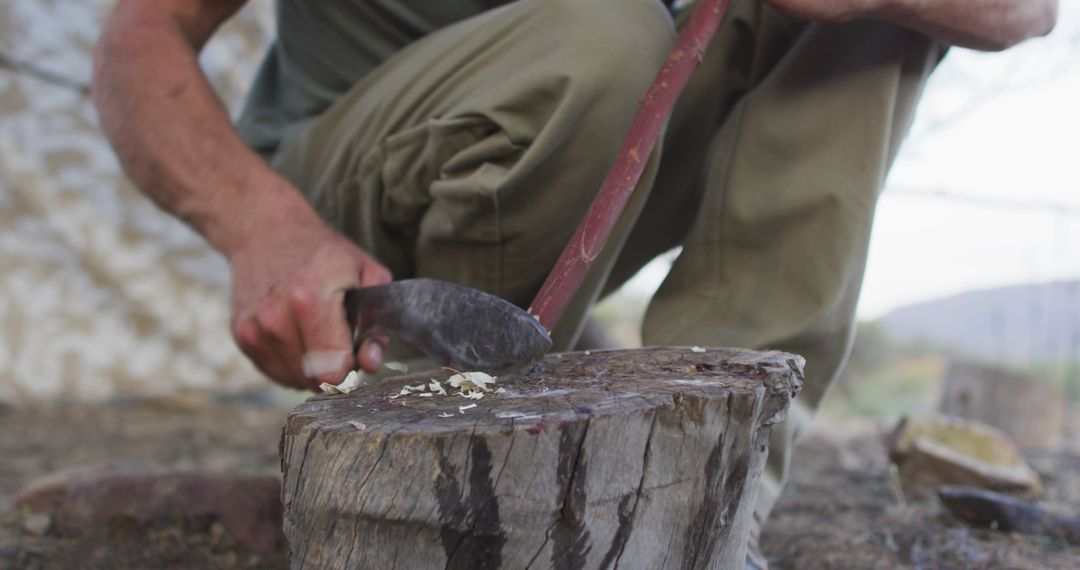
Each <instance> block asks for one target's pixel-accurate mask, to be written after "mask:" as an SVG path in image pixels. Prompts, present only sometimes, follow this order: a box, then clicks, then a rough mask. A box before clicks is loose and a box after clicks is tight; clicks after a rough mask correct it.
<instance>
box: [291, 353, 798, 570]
mask: <svg viewBox="0 0 1080 570" xmlns="http://www.w3.org/2000/svg"><path fill="white" fill-rule="evenodd" d="M802 365H803V360H802V358H800V357H798V356H794V355H790V354H785V353H782V352H753V351H748V350H740V349H708V350H706V351H702V350H701V349H698V348H696V347H695V348H694V349H681V348H648V349H641V350H617V351H600V352H592V353H589V352H585V353H569V354H552V355H548V356H547V357H546V358H545V359H544V360H543V362H541V363H540V364H539V365H538V366H537V367H536V368H534V370H533V371H532V372H531V373H529V374H528V375H526V376H524V377H522V378H520V379H517V380H515V381H512V382H500V383H499V384H498V385H499V386H501V387H503V388H505V391H502V392H500V393H489V394H487V395H486V397H485V398H483V399H481V400H478V401H472V400H466V399H465V398H463V397H461V396H455V395H452V394H451V395H446V396H438V395H437V396H433V397H418V396H417V395H415V394H413V395H409V396H401V397H397V398H395V399H391V398H390V397H389V396H391V395H396V394H398V392H399V390H400V389H401V388H402V386H405V385H409V384H417V383H420V382H425V383H426V382H427V381H428V380H429V378H432V377H434V378H436V379H440V380H441V379H445V378H446V377H447V376H449V374H450V373H448V372H438V373H436V374H434V375H432V374H430V373H424V374H419V375H411V376H404V377H398V378H394V379H390V380H388V381H386V382H383V383H381V384H378V385H374V386H367V387H364V388H361V389H359V390H357V391H356V392H353V393H351V394H348V395H343V396H342V395H339V396H325V395H322V396H316V397H313V398H311V399H310V400H308V401H307V402H305V403H303V404H301V405H300V406H298V407H297V408H296V409H295V410H294V411H293V412H292V413H291V414H290V415H289V418H288V421H287V423H286V425H285V429H284V433H283V434H282V447H281V452H282V470H283V472H284V483H283V495H284V506H285V534H286V537H287V538H288V540H289V543H290V547H291V549H292V564H293V568H378V569H390V568H402V569H416V568H461V569H466V568H468V569H473V568H508V569H519V568H575V569H577V568H615V567H620V566H621V567H624V568H650V569H652V568H656V569H659V568H724V569H727V568H741V567H742V565H743V564H744V558H745V548H746V539H747V536H748V533H749V529H750V522H751V518H752V512H753V507H754V500H755V497H756V493H757V482H758V480H759V478H760V476H761V473H762V470H763V468H764V465H765V457H766V455H767V453H768V442H769V432H770V426H772V425H773V424H775V423H777V422H779V421H781V420H783V418H784V416H785V413H786V411H787V408H788V404H789V403H790V401H791V398H792V397H793V396H794V395H795V394H796V393H797V392H798V391H799V389H800V388H801V387H802ZM470 404H477V406H476V407H475V408H471V409H461V408H459V407H461V406H468V405H470Z"/></svg>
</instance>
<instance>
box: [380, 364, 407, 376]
mask: <svg viewBox="0 0 1080 570" xmlns="http://www.w3.org/2000/svg"><path fill="white" fill-rule="evenodd" d="M383 366H385V367H387V368H389V369H390V370H394V371H396V372H403V373H404V372H408V371H409V367H408V366H406V365H405V363H404V362H394V361H390V362H383Z"/></svg>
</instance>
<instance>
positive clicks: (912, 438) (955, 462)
mask: <svg viewBox="0 0 1080 570" xmlns="http://www.w3.org/2000/svg"><path fill="white" fill-rule="evenodd" d="M889 457H890V459H892V461H893V462H894V463H895V464H896V465H897V467H898V468H899V472H900V480H901V482H902V484H903V486H904V488H905V489H906V490H909V491H914V490H918V489H928V490H934V489H936V488H937V487H939V486H941V485H967V486H971V487H978V488H982V489H990V490H995V491H1004V492H1019V493H1026V494H1031V495H1039V494H1042V491H1043V485H1042V480H1041V479H1040V478H1039V475H1038V474H1037V473H1035V471H1034V470H1032V469H1031V468H1030V467H1029V466H1028V465H1027V463H1025V462H1024V459H1023V457H1021V455H1020V451H1019V449H1017V447H1016V444H1015V443H1013V441H1012V440H1011V439H1010V438H1009V436H1007V435H1005V433H1004V432H1002V431H1000V430H998V429H995V428H992V427H990V426H988V425H985V424H982V423H979V422H975V421H971V420H961V419H958V418H951V417H948V416H936V415H928V416H907V417H905V418H904V419H902V420H901V421H900V423H899V424H898V425H897V427H896V430H895V431H894V433H893V435H892V438H891V441H890V445H889Z"/></svg>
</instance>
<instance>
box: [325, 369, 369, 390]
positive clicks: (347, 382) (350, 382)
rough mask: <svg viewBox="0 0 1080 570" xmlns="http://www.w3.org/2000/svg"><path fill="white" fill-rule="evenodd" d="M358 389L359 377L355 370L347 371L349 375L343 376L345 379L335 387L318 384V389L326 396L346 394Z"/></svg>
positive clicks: (326, 383) (329, 384)
mask: <svg viewBox="0 0 1080 570" xmlns="http://www.w3.org/2000/svg"><path fill="white" fill-rule="evenodd" d="M359 387H360V375H359V374H358V373H357V372H356V371H355V370H351V371H349V373H348V374H346V375H345V379H344V380H342V381H341V383H340V384H338V385H336V386H335V385H333V384H331V383H329V382H323V383H322V384H319V389H320V390H322V391H323V392H325V393H327V394H348V393H349V392H352V391H353V390H355V389H357V388H359Z"/></svg>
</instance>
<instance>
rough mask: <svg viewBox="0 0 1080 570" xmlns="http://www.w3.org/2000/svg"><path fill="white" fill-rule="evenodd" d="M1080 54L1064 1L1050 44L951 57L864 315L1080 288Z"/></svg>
mask: <svg viewBox="0 0 1080 570" xmlns="http://www.w3.org/2000/svg"><path fill="white" fill-rule="evenodd" d="M1078 56H1080V1H1078V0H1064V1H1063V2H1062V3H1061V11H1060V14H1059V22H1058V26H1057V28H1056V29H1055V31H1054V33H1052V34H1051V35H1050V36H1048V37H1047V38H1043V39H1038V40H1031V41H1029V42H1026V43H1024V44H1021V45H1020V46H1017V47H1016V48H1014V49H1012V50H1009V51H1006V52H1002V53H996V54H985V53H977V52H972V51H967V50H953V52H952V53H950V54H949V56H948V57H947V58H946V60H945V62H944V63H943V64H942V67H941V68H940V69H939V70H938V72H937V73H936V75H935V77H934V78H933V80H932V82H931V84H930V86H929V88H928V91H927V93H926V96H925V97H924V100H923V104H922V106H921V108H920V113H919V116H918V118H917V119H916V124H915V126H914V128H913V130H912V134H911V136H910V138H909V139H908V143H907V145H906V146H905V147H904V149H903V151H901V152H902V154H901V156H900V157H899V159H898V160H897V163H896V165H895V167H894V168H893V172H892V175H891V176H890V178H889V183H888V189H887V190H886V193H885V194H884V196H883V197H882V200H881V203H880V206H879V209H878V215H877V220H876V223H875V228H874V236H873V240H872V242H871V248H870V262H869V267H868V269H867V275H866V281H865V284H864V287H863V295H862V299H861V302H860V305H859V314H860V316H861V317H863V318H873V317H876V316H880V315H881V314H883V313H885V312H887V311H889V310H891V309H893V308H896V307H898V306H901V305H904V304H908V303H912V302H918V301H922V300H927V299H932V298H936V297H941V296H946V295H950V294H953V293H958V292H961V291H965V290H970V289H983V288H989V287H996V286H1000V285H1009V284H1019V283H1032V282H1044V281H1053V280H1059V279H1076V278H1080V175H1078V172H1080V57H1078ZM935 125H937V126H936V127H935ZM919 190H922V194H923V195H920V193H919V192H918V191H919ZM926 190H940V191H947V192H950V193H954V194H957V195H958V197H957V199H952V198H943V197H940V196H938V197H933V196H926V195H925V194H926V192H925V191H926ZM965 197H966V198H968V199H964V198H965ZM1054 205H1057V206H1063V207H1056V208H1055V207H1054Z"/></svg>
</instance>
